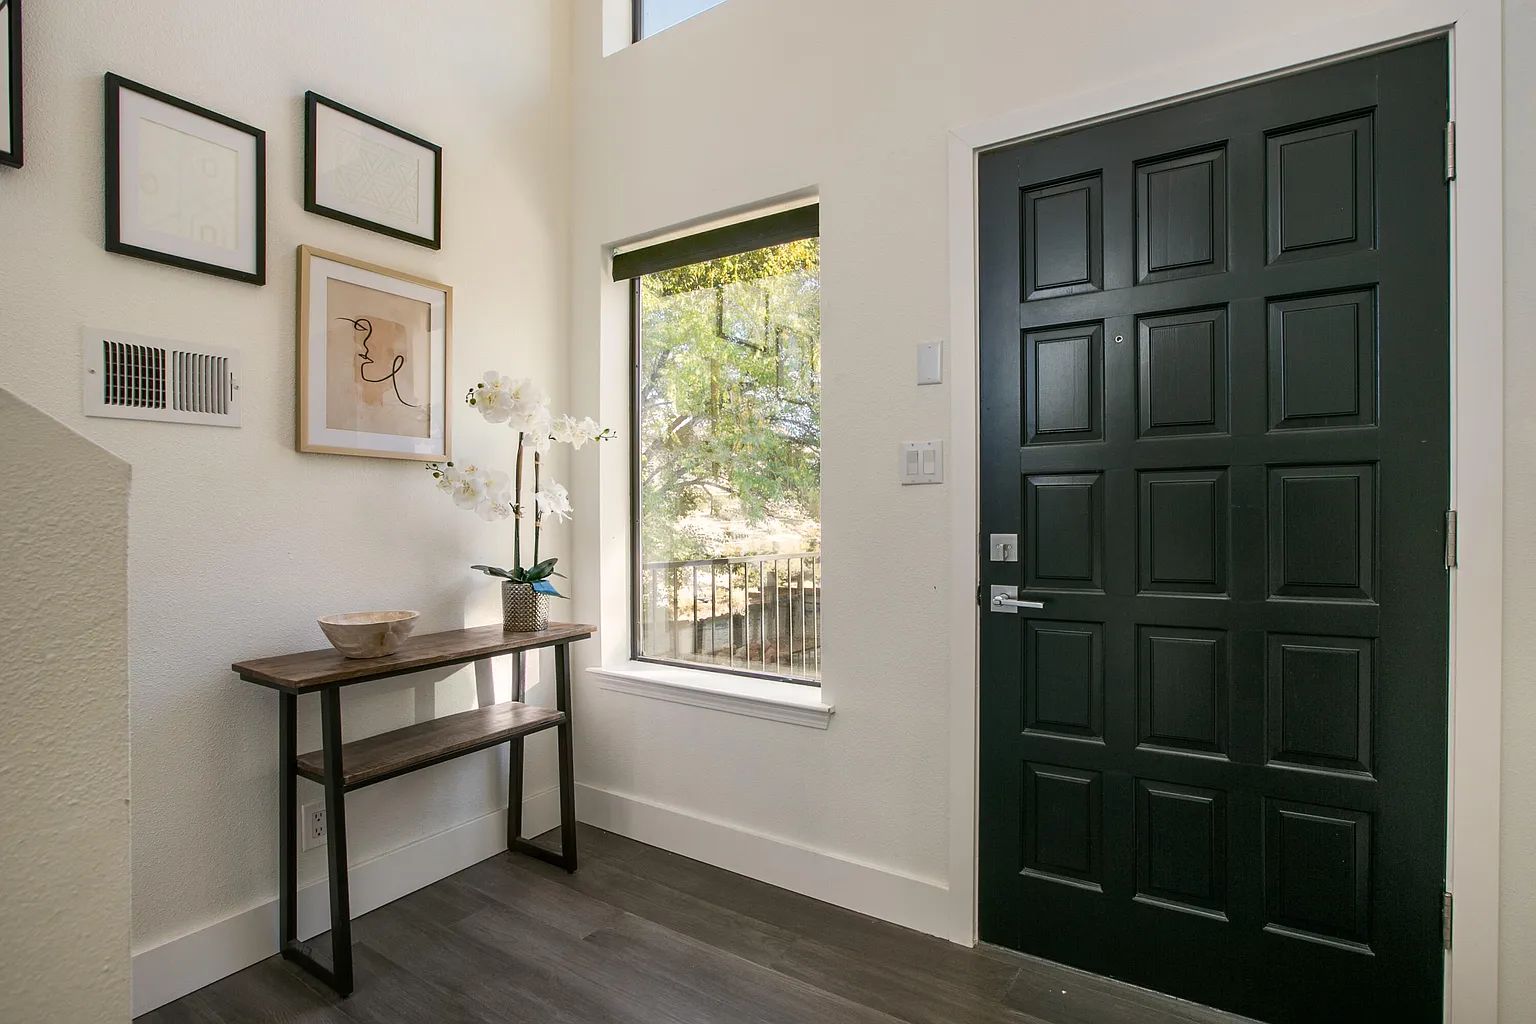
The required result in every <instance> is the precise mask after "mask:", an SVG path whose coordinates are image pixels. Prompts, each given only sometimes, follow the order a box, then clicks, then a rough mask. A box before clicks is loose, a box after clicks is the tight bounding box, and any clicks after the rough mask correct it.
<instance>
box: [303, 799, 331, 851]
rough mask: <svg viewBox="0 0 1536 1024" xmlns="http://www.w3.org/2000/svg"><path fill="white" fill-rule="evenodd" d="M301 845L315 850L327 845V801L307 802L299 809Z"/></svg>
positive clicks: (306, 848)
mask: <svg viewBox="0 0 1536 1024" xmlns="http://www.w3.org/2000/svg"><path fill="white" fill-rule="evenodd" d="M299 837H300V843H299V845H300V847H302V848H303V849H305V850H313V849H314V848H315V847H317V846H324V845H325V801H324V800H316V801H315V802H314V803H312V804H305V805H304V807H303V808H302V809H301V810H300V811H299Z"/></svg>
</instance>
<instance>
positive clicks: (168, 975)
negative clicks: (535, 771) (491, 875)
mask: <svg viewBox="0 0 1536 1024" xmlns="http://www.w3.org/2000/svg"><path fill="white" fill-rule="evenodd" d="M523 822H524V832H525V833H526V834H528V835H538V834H539V833H541V832H546V831H548V830H549V829H552V828H554V827H556V826H557V825H559V824H560V795H559V791H558V790H556V789H548V790H545V791H544V792H542V793H536V794H534V795H533V796H530V797H528V798H526V799H525V800H524V801H523ZM506 848H507V812H506V811H493V812H492V813H490V814H487V815H484V816H483V817H479V818H476V819H474V820H473V821H467V822H465V823H464V824H462V825H456V826H454V827H453V828H451V829H448V830H447V831H445V832H439V833H438V834H437V835H434V836H428V837H427V838H425V839H420V840H417V841H416V842H414V843H410V844H408V845H406V846H402V847H400V848H399V849H397V850H391V851H390V852H389V853H386V854H383V855H381V856H378V857H375V858H373V859H372V860H368V861H363V862H362V863H359V864H353V865H351V867H350V868H349V869H348V882H349V883H350V884H349V888H350V889H351V895H352V916H353V917H357V916H359V915H362V914H366V913H368V911H370V910H376V909H378V908H379V907H382V906H383V905H384V904H386V903H390V902H393V901H394V900H397V899H399V898H400V897H402V896H405V895H408V894H409V893H413V892H415V891H416V890H417V889H421V888H423V887H425V886H428V885H431V884H432V883H433V882H436V881H437V880H438V879H441V878H446V877H448V876H449V875H451V874H453V873H454V872H456V871H462V870H464V869H465V868H467V867H469V866H470V865H472V864H477V863H479V862H480V861H482V860H485V859H486V858H487V857H494V856H495V855H496V854H498V853H501V852H502V851H503V850H505V849H506ZM330 926H331V911H330V895H329V890H328V889H327V887H326V883H325V880H324V879H321V880H320V881H317V882H311V883H310V884H309V885H306V886H304V887H302V888H301V889H299V922H298V931H299V937H300V938H302V939H307V938H311V937H313V936H315V935H318V934H320V933H321V932H323V931H326V930H327V929H329V928H330ZM277 936H278V920H277V898H276V897H275V896H274V897H273V898H272V899H270V900H267V901H266V902H264V903H261V904H259V905H257V906H255V907H252V908H251V909H250V910H247V911H244V912H243V913H239V914H235V915H233V916H231V917H227V918H225V919H224V920H222V921H216V922H214V923H213V924H211V925H208V926H206V927H204V928H200V929H198V930H197V931H194V932H192V933H190V934H187V935H183V936H181V937H180V938H177V939H171V940H170V941H168V942H164V943H161V944H160V945H158V946H154V947H152V948H150V949H145V950H142V951H140V952H138V953H135V954H134V956H133V1015H134V1016H135V1017H137V1016H138V1015H139V1014H142V1013H148V1012H149V1011H150V1010H153V1009H155V1008H156V1007H158V1006H163V1005H165V1004H166V1003H168V1002H170V1001H171V1000H173V999H179V998H181V997H182V996H184V995H186V994H187V993H188V992H195V991H197V990H198V989H200V988H202V987H203V986H204V985H209V984H212V983H213V982H215V981H218V980H219V979H220V978H223V977H226V976H228V975H231V974H234V973H235V972H236V971H240V970H244V969H245V968H247V967H249V966H251V964H254V963H256V962H258V961H261V960H265V959H266V958H267V957H269V956H271V955H272V954H274V953H276V952H277V951H278V939H277Z"/></svg>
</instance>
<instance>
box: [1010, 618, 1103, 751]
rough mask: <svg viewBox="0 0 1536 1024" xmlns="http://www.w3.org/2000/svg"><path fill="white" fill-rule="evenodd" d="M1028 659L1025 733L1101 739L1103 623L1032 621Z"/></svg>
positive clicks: (1028, 627)
mask: <svg viewBox="0 0 1536 1024" xmlns="http://www.w3.org/2000/svg"><path fill="white" fill-rule="evenodd" d="M1024 658H1025V664H1024V730H1025V731H1026V732H1035V733H1047V734H1052V735H1058V736H1072V737H1076V738H1079V739H1102V738H1103V736H1104V626H1103V624H1101V623H1097V622H1047V621H1042V620H1038V619H1033V620H1030V621H1029V622H1027V623H1026V624H1025V630H1024Z"/></svg>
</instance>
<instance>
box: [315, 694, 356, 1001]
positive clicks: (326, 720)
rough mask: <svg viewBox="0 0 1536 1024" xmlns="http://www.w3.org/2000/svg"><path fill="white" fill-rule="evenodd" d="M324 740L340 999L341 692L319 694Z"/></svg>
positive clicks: (347, 914) (343, 942)
mask: <svg viewBox="0 0 1536 1024" xmlns="http://www.w3.org/2000/svg"><path fill="white" fill-rule="evenodd" d="M320 729H321V734H322V736H323V738H324V760H325V829H326V859H327V861H328V866H329V868H330V883H331V973H332V974H334V975H335V986H334V987H335V989H336V991H337V993H339V994H340V995H342V996H349V995H351V994H352V900H351V895H350V892H349V890H348V889H347V811H346V806H345V800H344V799H343V795H342V790H343V782H342V775H341V689H340V688H339V687H335V686H333V687H330V688H329V689H326V690H322V691H321V693H320Z"/></svg>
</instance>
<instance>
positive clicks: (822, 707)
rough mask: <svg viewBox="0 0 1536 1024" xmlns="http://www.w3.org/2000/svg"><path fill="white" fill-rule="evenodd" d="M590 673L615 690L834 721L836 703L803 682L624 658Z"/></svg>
mask: <svg viewBox="0 0 1536 1024" xmlns="http://www.w3.org/2000/svg"><path fill="white" fill-rule="evenodd" d="M587 671H588V673H590V674H591V675H593V676H595V677H596V678H597V683H598V685H599V686H601V687H602V688H603V689H605V690H613V691H615V692H616V693H628V694H633V695H635V696H637V697H649V698H651V699H653V700H664V701H670V702H672V703H673V704H689V705H692V706H693V707H698V708H709V709H711V710H714V711H727V712H730V713H731V714H735V715H746V716H747V717H749V718H761V719H764V720H766V721H770V722H783V723H784V724H786V725H803V726H807V727H809V728H812V729H825V728H827V727H828V726H829V725H830V724H831V721H832V712H833V710H834V708H833V706H832V705H831V704H826V703H823V701H822V692H821V688H820V687H817V686H808V685H805V684H803V683H786V682H781V681H779V680H776V679H756V678H752V677H750V676H739V675H731V674H729V673H726V672H709V671H704V670H701V669H692V668H681V667H679V666H676V665H658V664H654V663H652V662H646V661H628V662H621V663H619V664H616V665H611V666H604V667H601V668H597V667H594V668H589V669H588V670H587Z"/></svg>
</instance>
